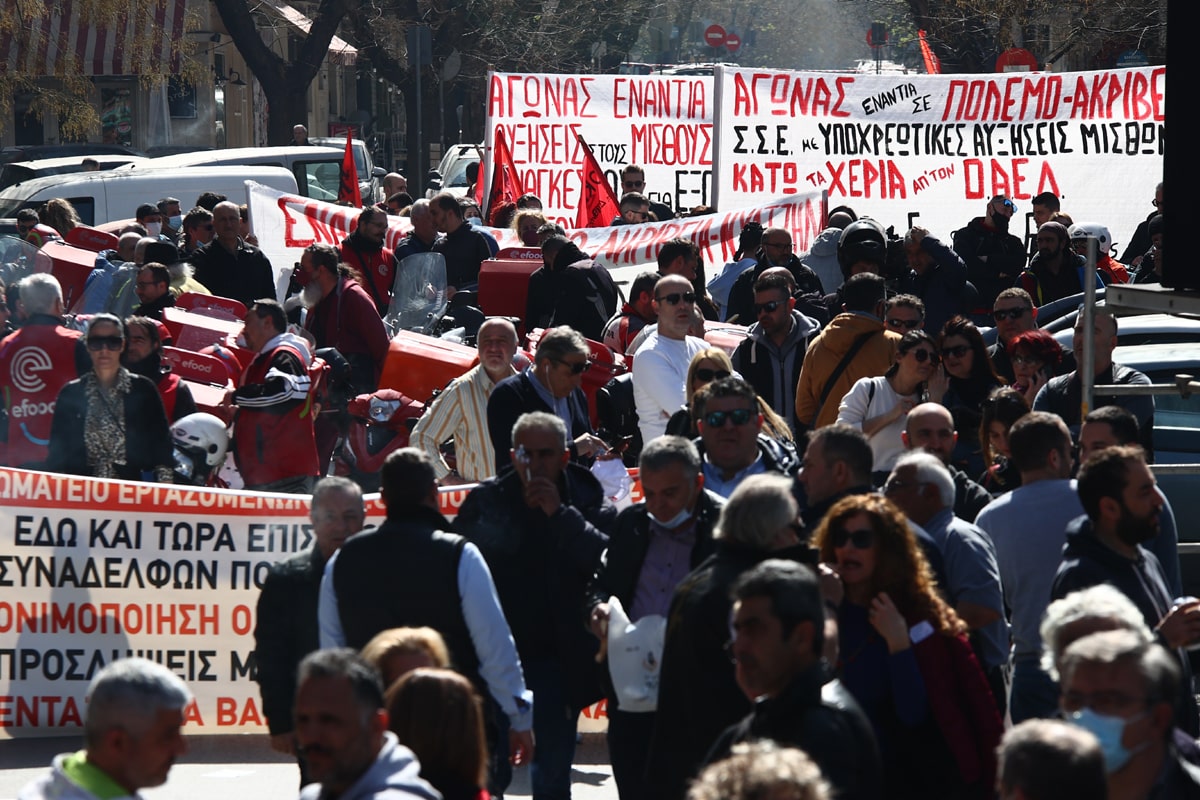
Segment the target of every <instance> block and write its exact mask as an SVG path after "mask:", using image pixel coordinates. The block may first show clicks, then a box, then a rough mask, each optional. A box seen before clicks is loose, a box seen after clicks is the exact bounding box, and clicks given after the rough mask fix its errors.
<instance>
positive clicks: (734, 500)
mask: <svg viewBox="0 0 1200 800" xmlns="http://www.w3.org/2000/svg"><path fill="white" fill-rule="evenodd" d="M799 513H800V508H799V506H798V505H796V498H794V497H792V481H791V480H790V479H788V478H785V477H783V476H782V475H751V476H750V477H748V478H746V479H745V480H744V481H742V482H741V483H740V484H738V487H737V488H736V489H734V490H733V494H732V495H730V496H729V500H728V501H727V502H726V503H725V507H724V508H722V509H721V518H720V519H719V520H718V521H717V527H716V530H715V531H714V533H713V536H714V537H715V538H717V539H725V540H727V541H732V542H737V543H739V544H744V545H747V546H749V547H752V548H754V549H756V550H769V549H771V544H772V542H774V541H775V538H776V537H777V536H778V535H779V532H780V531H781V530H783V529H784V528H786V527H787V526H789V525H791V524H792V523H793V522H795V521H796V517H797V516H798V515H799Z"/></svg>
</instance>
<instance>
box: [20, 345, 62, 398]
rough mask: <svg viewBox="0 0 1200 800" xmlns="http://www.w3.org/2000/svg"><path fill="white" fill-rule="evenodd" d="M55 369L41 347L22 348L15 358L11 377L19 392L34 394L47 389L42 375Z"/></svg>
mask: <svg viewBox="0 0 1200 800" xmlns="http://www.w3.org/2000/svg"><path fill="white" fill-rule="evenodd" d="M51 369H54V365H53V364H51V363H50V355H49V354H48V353H47V352H46V351H45V350H43V349H42V348H40V347H22V348H21V349H20V350H18V351H17V353H16V355H14V356H13V360H12V367H11V368H10V371H9V375H10V377H11V380H12V384H13V386H15V387H16V388H17V391H21V392H26V393H28V394H32V393H34V392H40V391H42V390H43V389H45V388H46V381H44V380H43V379H42V376H41V374H40V373H43V372H46V371H48V370H51Z"/></svg>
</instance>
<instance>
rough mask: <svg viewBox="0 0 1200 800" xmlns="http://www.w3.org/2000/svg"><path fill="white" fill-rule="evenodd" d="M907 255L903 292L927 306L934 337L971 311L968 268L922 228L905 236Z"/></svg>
mask: <svg viewBox="0 0 1200 800" xmlns="http://www.w3.org/2000/svg"><path fill="white" fill-rule="evenodd" d="M904 254H905V256H907V258H908V266H909V272H908V274H907V275H905V276H903V277H902V278H901V279H900V291H901V292H904V293H907V294H912V295H916V296H917V297H920V298H921V299H922V300H923V301H924V303H925V312H924V317H925V328H926V330H929V331H931V332H932V333H933V334H934V335H937V333H938V332H939V331H940V330H941V329H942V326H943V325H945V324H946V321H947V320H948V319H950V318H951V317H953V316H955V315H956V314H961V313H963V312H964V311H969V310H970V309H969V308H968V303H967V298H968V297H969V296H972V295H973V293H972V292H971V291H970V289H969V288H968V287H967V265H966V264H965V263H964V262H963V260H962V258H960V257H959V255H958V253H956V252H954V250H953V249H951V248H950V247H947V246H946V245H945V244H944V243H943V242H942V241H941V240H939V239H938V238H937V237H935V236H932V235H931V234H930V233H929V231H927V230H926V229H925V228H922V227H919V226H917V227H913V228H912V229H911V230H909V232H908V233H906V234H904Z"/></svg>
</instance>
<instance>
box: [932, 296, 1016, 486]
mask: <svg viewBox="0 0 1200 800" xmlns="http://www.w3.org/2000/svg"><path fill="white" fill-rule="evenodd" d="M939 349H940V350H941V353H942V363H943V364H944V365H945V369H946V377H947V379H948V380H947V387H946V393H945V394H944V395H942V397H941V398H940V399H941V403H942V405H944V406H945V407H946V408H947V409H949V411H950V414H951V416H953V417H954V429H955V430H956V431H958V442H957V443H956V444H955V446H954V455H953V459H952V460H953V462H954V465H955V466H956V467H959V468H960V469H963V470H965V471H966V473H967V474H968V475H978V474H979V473H981V472H983V470H984V462H983V453H982V450H981V448H980V444H979V422H980V419H981V418H982V414H981V412H980V408H981V407H982V406H983V402H984V400H986V399H987V396H988V394H989V393H990V392H991V391H992V390H993V389H995V388H997V387H999V386H1002V385H1003V383H1004V382H1003V381H1002V380H1001V378H1000V376H999V375H997V374H996V370H995V368H994V367H993V366H992V360H991V359H990V358H988V354H987V345H986V344H984V343H983V335H982V334H980V332H979V328H977V327H975V324H974V323H973V322H971V321H970V320H969V319H967V318H966V317H961V316H957V317H954V318H952V319H950V320H949V321H948V322H947V323H946V324H945V326H943V327H942V334H941V336H940V337H939Z"/></svg>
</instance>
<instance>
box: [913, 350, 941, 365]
mask: <svg viewBox="0 0 1200 800" xmlns="http://www.w3.org/2000/svg"><path fill="white" fill-rule="evenodd" d="M909 352H911V353H912V356H913V358H915V359H916V360H917V363H918V364H924V363H925V362H926V361H932V362H933V363H934V364H936V363H938V362H939V361H941V360H942V359H941V358H940V357H939V356H938V354H937V353H935V352H933V351H932V350H925V349H924V348H922V349H920V350H910V351H909Z"/></svg>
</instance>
